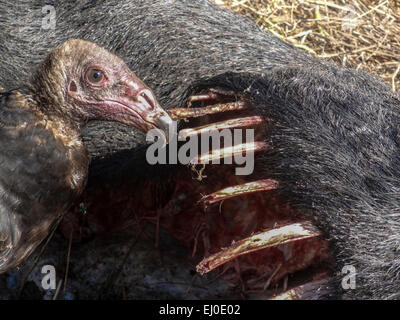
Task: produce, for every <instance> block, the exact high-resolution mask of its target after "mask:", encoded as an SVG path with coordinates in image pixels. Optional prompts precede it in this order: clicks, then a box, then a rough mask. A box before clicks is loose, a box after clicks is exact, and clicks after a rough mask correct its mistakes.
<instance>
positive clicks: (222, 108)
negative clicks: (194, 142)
mask: <svg viewBox="0 0 400 320" xmlns="http://www.w3.org/2000/svg"><path fill="white" fill-rule="evenodd" d="M245 108H246V104H245V103H244V102H243V101H236V102H229V103H219V104H213V105H211V106H208V107H204V108H173V109H169V110H167V113H168V114H169V116H170V117H171V118H172V119H173V120H177V119H186V118H197V117H201V116H205V115H208V114H215V113H220V112H226V111H232V110H242V109H245Z"/></svg>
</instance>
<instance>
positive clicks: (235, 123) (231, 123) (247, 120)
mask: <svg viewBox="0 0 400 320" xmlns="http://www.w3.org/2000/svg"><path fill="white" fill-rule="evenodd" d="M261 123H264V119H263V117H260V116H254V117H244V118H237V119H229V120H225V121H220V122H216V123H212V124H208V125H204V126H201V127H197V128H188V129H183V130H181V131H180V132H179V136H180V137H182V138H189V137H192V136H195V135H198V134H204V133H209V132H213V131H218V130H222V129H231V128H240V127H248V126H254V125H259V124H261Z"/></svg>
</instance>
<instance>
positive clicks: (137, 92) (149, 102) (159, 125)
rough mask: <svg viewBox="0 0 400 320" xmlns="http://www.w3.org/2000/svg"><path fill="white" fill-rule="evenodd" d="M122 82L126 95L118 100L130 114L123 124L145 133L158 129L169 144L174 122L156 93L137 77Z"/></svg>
mask: <svg viewBox="0 0 400 320" xmlns="http://www.w3.org/2000/svg"><path fill="white" fill-rule="evenodd" d="M121 82H122V84H123V86H124V87H125V94H124V95H123V97H121V98H120V99H118V100H119V101H118V103H119V104H121V105H123V106H124V109H125V111H128V113H129V117H128V118H125V121H123V122H125V124H128V125H131V126H134V127H137V128H139V129H141V130H143V131H145V132H147V131H149V130H151V129H158V130H160V131H161V133H162V135H163V139H164V142H165V143H168V141H169V136H170V133H171V130H173V129H174V121H173V120H172V119H171V117H170V116H169V115H168V113H167V112H166V111H165V110H164V109H163V108H161V106H160V104H159V103H158V101H157V99H156V97H155V96H154V93H153V92H152V91H151V90H150V88H149V87H147V86H146V85H145V84H144V83H143V82H142V81H141V80H139V79H138V78H137V77H136V76H133V77H132V78H130V79H123V80H122V81H121ZM125 114H126V113H125Z"/></svg>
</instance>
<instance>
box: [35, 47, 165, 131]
mask: <svg viewBox="0 0 400 320" xmlns="http://www.w3.org/2000/svg"><path fill="white" fill-rule="evenodd" d="M32 86H33V90H32V92H33V96H34V97H35V100H36V101H37V103H38V105H39V106H40V108H41V109H42V111H44V113H45V114H47V115H50V116H51V115H53V116H56V117H58V118H62V119H66V120H71V122H72V123H76V124H78V126H80V127H81V126H82V125H84V124H86V123H87V122H88V121H90V120H104V121H117V122H121V123H123V124H126V125H129V126H133V127H136V128H138V129H140V130H143V131H148V130H150V129H161V130H162V131H163V132H168V129H169V126H170V125H171V124H172V120H171V118H170V117H169V115H168V114H167V113H166V112H165V111H164V110H163V109H162V108H161V107H160V105H159V104H158V102H157V100H156V98H155V96H154V94H153V92H152V91H151V90H150V89H149V87H147V86H146V85H145V84H144V83H143V82H142V81H141V80H140V79H139V78H138V77H137V76H136V75H135V74H134V73H133V72H132V71H131V70H130V69H129V68H128V66H127V65H126V64H125V63H124V61H123V60H121V59H120V58H118V57H117V56H115V55H113V54H112V53H110V52H108V51H107V50H106V49H104V48H102V47H100V46H98V45H96V44H94V43H91V42H89V41H84V40H70V41H67V42H65V43H63V44H62V45H61V46H59V47H57V48H55V49H54V50H53V51H51V53H50V54H49V55H48V57H47V58H46V59H45V61H44V62H43V63H42V64H41V65H40V67H39V68H38V70H37V72H36V74H35V75H34V78H33V81H32ZM165 137H168V134H165Z"/></svg>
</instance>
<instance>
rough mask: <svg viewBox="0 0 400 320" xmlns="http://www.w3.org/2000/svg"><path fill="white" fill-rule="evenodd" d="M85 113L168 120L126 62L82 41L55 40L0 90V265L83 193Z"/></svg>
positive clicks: (8, 264)
mask: <svg viewBox="0 0 400 320" xmlns="http://www.w3.org/2000/svg"><path fill="white" fill-rule="evenodd" d="M91 120H105V121H119V122H122V123H124V124H126V125H131V126H134V127H136V128H139V129H141V130H143V131H147V130H150V129H152V128H161V129H163V128H164V129H165V128H167V127H168V123H169V122H170V121H171V119H170V118H169V116H168V115H167V114H166V113H165V111H164V110H163V109H161V108H160V106H159V105H158V102H157V100H156V99H155V97H154V95H153V93H152V92H151V90H150V89H149V88H148V87H147V86H146V85H145V84H144V83H143V82H142V81H141V80H139V79H138V78H137V77H136V76H135V74H134V73H133V72H132V71H130V69H129V68H128V67H127V66H126V65H125V63H124V62H123V61H122V60H121V59H119V58H118V57H116V56H114V55H113V54H111V53H110V52H108V51H106V50H105V49H103V48H101V47H99V46H97V45H96V44H93V43H91V42H88V41H83V40H70V41H67V42H65V43H64V44H62V45H61V46H59V47H57V48H56V49H54V50H53V51H51V53H50V54H49V55H48V56H47V58H46V59H45V60H44V62H43V63H42V64H41V65H40V66H39V68H38V69H37V71H36V73H35V74H34V75H33V77H32V80H31V81H30V82H29V83H26V84H25V85H22V86H21V87H20V89H18V90H12V91H8V92H2V93H1V94H0V123H1V127H0V137H1V138H0V139H1V145H2V146H1V153H0V159H1V161H0V163H1V164H0V173H1V174H0V175H1V176H2V178H1V182H0V189H1V196H0V272H5V271H7V270H9V269H11V268H14V267H16V266H18V265H19V264H20V263H21V261H22V260H24V259H25V258H26V257H27V256H28V255H29V254H30V253H31V252H32V250H34V249H35V247H36V246H37V245H38V244H39V243H40V242H41V241H42V240H43V238H45V237H46V236H47V234H48V232H49V229H50V228H51V226H52V225H54V223H56V222H57V221H58V220H59V218H60V217H62V215H63V214H64V213H65V211H66V210H67V209H68V208H69V207H70V205H71V204H72V203H73V201H74V200H75V199H76V198H77V197H78V196H79V195H80V194H81V193H82V191H83V189H84V187H85V184H86V178H87V174H88V166H89V155H88V153H87V151H86V149H85V147H84V145H83V142H82V140H81V137H80V134H81V129H82V127H83V126H84V125H85V124H86V123H87V122H88V121H91Z"/></svg>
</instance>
